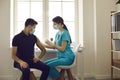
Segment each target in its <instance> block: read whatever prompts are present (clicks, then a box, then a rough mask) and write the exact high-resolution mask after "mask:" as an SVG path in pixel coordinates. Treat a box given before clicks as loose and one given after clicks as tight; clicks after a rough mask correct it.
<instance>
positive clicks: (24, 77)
mask: <svg viewBox="0 0 120 80" xmlns="http://www.w3.org/2000/svg"><path fill="white" fill-rule="evenodd" d="M27 63H28V65H29V66H28V67H27V68H22V69H21V67H20V65H19V63H17V62H14V67H16V68H18V69H20V70H21V71H22V80H30V79H29V78H30V68H35V69H38V70H41V71H42V75H41V77H40V80H47V78H48V74H49V69H50V68H49V66H48V65H46V64H44V63H42V62H41V61H39V62H37V63H34V62H33V60H31V61H27Z"/></svg>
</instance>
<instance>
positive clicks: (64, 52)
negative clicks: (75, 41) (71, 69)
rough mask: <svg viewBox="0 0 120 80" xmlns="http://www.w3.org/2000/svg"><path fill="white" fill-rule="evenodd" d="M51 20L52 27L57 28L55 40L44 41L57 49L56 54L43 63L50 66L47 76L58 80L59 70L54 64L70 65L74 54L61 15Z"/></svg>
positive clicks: (47, 45) (48, 45) (49, 46)
mask: <svg viewBox="0 0 120 80" xmlns="http://www.w3.org/2000/svg"><path fill="white" fill-rule="evenodd" d="M52 21H53V28H54V29H55V30H58V32H57V33H56V36H55V42H54V43H52V42H51V41H49V40H46V41H45V43H46V47H47V48H54V49H57V53H58V56H57V57H56V58H54V59H51V60H48V61H45V64H47V65H48V66H49V67H50V72H49V78H50V79H51V80H59V77H60V72H59V71H58V70H57V69H56V66H61V65H71V64H72V63H73V60H74V57H75V55H74V53H73V51H72V50H71V46H70V44H71V43H72V41H71V37H70V34H69V31H68V29H67V27H66V25H65V24H64V20H63V19H62V17H60V16H56V17H55V18H53V20H52Z"/></svg>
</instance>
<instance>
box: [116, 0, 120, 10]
mask: <svg viewBox="0 0 120 80" xmlns="http://www.w3.org/2000/svg"><path fill="white" fill-rule="evenodd" d="M116 5H117V11H120V0H118V1H117V2H116Z"/></svg>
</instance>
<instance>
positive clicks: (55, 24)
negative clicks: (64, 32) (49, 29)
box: [53, 22, 59, 30]
mask: <svg viewBox="0 0 120 80" xmlns="http://www.w3.org/2000/svg"><path fill="white" fill-rule="evenodd" d="M53 28H54V29H55V30H58V29H59V27H58V24H57V23H56V22H53Z"/></svg>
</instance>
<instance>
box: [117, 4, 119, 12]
mask: <svg viewBox="0 0 120 80" xmlns="http://www.w3.org/2000/svg"><path fill="white" fill-rule="evenodd" d="M117 11H118V12H120V4H117Z"/></svg>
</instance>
